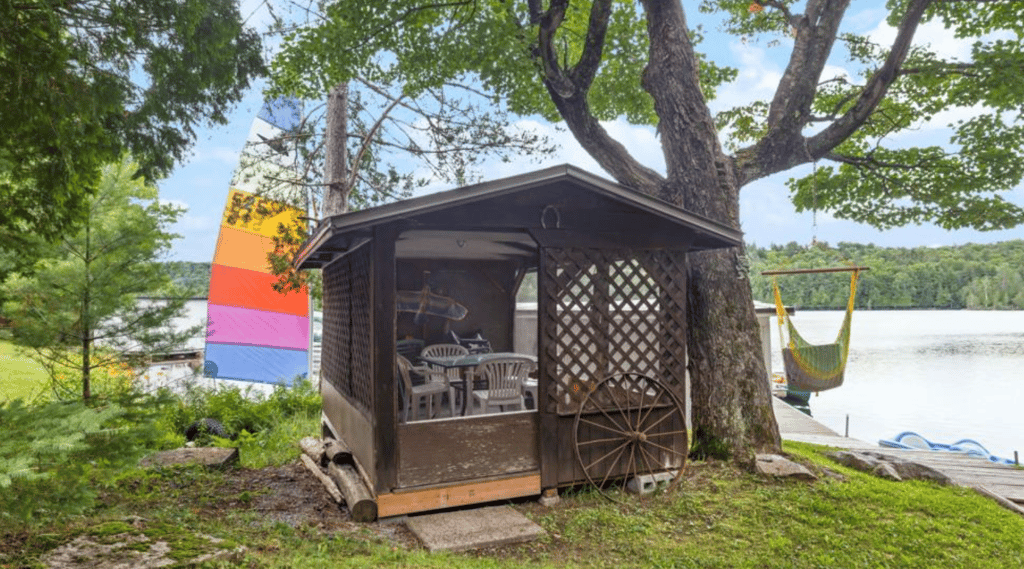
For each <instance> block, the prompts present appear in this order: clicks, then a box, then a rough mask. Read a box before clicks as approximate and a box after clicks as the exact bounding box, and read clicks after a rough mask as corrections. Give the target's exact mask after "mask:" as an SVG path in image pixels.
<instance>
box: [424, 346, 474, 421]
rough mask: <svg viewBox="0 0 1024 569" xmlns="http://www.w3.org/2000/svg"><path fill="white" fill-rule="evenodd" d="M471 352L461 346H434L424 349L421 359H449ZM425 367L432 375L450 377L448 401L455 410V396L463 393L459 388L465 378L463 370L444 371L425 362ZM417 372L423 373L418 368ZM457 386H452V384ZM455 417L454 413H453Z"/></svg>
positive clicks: (450, 369) (449, 369)
mask: <svg viewBox="0 0 1024 569" xmlns="http://www.w3.org/2000/svg"><path fill="white" fill-rule="evenodd" d="M468 355H469V350H468V349H467V348H466V347H465V346H460V345H459V344H433V345H431V346H427V347H426V348H423V351H422V352H421V353H420V359H423V358H447V357H451V356H468ZM423 367H425V368H427V369H429V370H431V373H432V374H438V373H440V374H443V375H446V376H448V400H449V401H451V405H452V409H455V395H456V393H457V392H458V393H462V389H460V388H459V387H458V386H460V385H462V382H463V377H462V374H461V370H459V369H458V368H448V369H443V368H440V367H437V366H432V365H430V364H429V363H427V362H424V365H423ZM416 371H420V372H421V373H422V371H421V368H416ZM453 383H454V384H455V385H452V384H453ZM452 414H453V416H454V411H453V412H452Z"/></svg>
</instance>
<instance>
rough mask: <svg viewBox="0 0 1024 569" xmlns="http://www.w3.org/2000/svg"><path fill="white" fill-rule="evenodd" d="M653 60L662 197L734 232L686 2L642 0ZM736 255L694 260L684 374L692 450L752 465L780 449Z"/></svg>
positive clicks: (732, 204) (731, 184)
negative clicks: (688, 389)
mask: <svg viewBox="0 0 1024 569" xmlns="http://www.w3.org/2000/svg"><path fill="white" fill-rule="evenodd" d="M643 4H644V7H645V8H646V10H647V21H648V26H647V27H648V33H649V36H650V37H651V57H650V61H649V63H648V66H647V68H646V69H645V71H644V76H643V85H644V88H645V89H646V90H647V91H648V92H649V93H651V96H652V97H653V98H654V108H655V111H656V112H657V113H658V117H659V118H660V119H661V124H660V126H659V132H660V133H661V138H662V145H663V147H664V149H665V161H666V166H667V174H668V176H667V178H666V180H665V181H664V183H663V184H662V186H661V188H660V191H659V194H660V197H662V198H663V199H665V200H667V201H670V202H672V203H676V204H678V205H681V206H683V207H685V208H686V209H688V210H690V211H692V212H694V213H697V214H699V215H702V216H704V217H707V218H709V219H713V220H715V221H718V222H720V223H723V224H727V225H729V226H731V227H735V228H739V226H740V223H739V189H738V185H737V179H736V176H735V175H734V173H733V170H732V164H731V162H730V161H729V160H728V158H727V157H726V156H725V154H724V153H723V152H722V148H721V146H720V144H719V142H718V133H717V130H716V129H715V125H714V122H713V121H712V118H711V113H710V111H709V109H708V106H707V103H706V101H705V100H704V96H703V94H702V92H701V89H700V84H699V82H698V73H699V70H698V66H697V58H696V56H695V54H694V52H693V47H692V44H691V43H690V40H689V37H688V35H687V28H686V20H685V18H684V16H683V11H682V6H681V5H680V4H679V3H678V2H677V1H675V0H648V1H646V2H644V3H643ZM741 256H742V251H738V250H735V249H728V250H718V251H709V252H702V253H695V254H693V255H691V257H690V278H689V287H690V294H689V329H690V334H689V345H688V348H689V354H688V355H689V369H690V375H691V386H692V387H691V389H692V398H693V424H694V434H695V441H696V445H697V451H698V452H701V453H703V454H708V455H712V456H719V457H732V458H735V459H736V460H738V461H739V462H741V463H745V464H752V462H753V457H754V454H755V452H757V451H759V450H777V449H779V448H780V446H781V442H780V438H779V432H778V426H777V424H776V422H775V415H774V413H773V412H772V406H771V389H770V385H769V382H768V374H767V372H766V370H765V365H764V362H763V361H762V360H761V341H760V334H759V331H758V326H757V318H756V316H755V315H754V307H753V297H752V294H751V291H750V282H749V281H748V279H747V275H746V274H745V270H744V268H743V267H742V263H740V262H739V259H740V258H741Z"/></svg>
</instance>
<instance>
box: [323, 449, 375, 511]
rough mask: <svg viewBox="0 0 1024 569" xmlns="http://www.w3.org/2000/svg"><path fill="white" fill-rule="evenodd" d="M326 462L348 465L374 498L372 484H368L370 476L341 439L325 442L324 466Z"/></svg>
mask: <svg viewBox="0 0 1024 569" xmlns="http://www.w3.org/2000/svg"><path fill="white" fill-rule="evenodd" d="M328 462H333V463H334V464H337V465H339V466H340V465H343V464H348V465H351V466H354V467H355V468H356V471H358V472H359V475H360V476H362V477H363V483H364V484H366V487H367V488H369V489H370V494H371V495H372V496H373V497H375V498H376V496H377V493H376V492H374V491H373V484H372V483H371V482H370V476H369V475H368V474H367V473H366V470H364V469H363V465H362V464H360V463H359V459H358V458H356V455H355V454H354V453H353V452H352V449H350V448H349V446H348V445H347V444H345V441H343V440H341V439H330V440H328V441H327V444H326V446H325V447H324V466H326V465H327V463H328Z"/></svg>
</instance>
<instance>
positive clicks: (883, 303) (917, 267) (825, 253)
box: [747, 240, 1024, 310]
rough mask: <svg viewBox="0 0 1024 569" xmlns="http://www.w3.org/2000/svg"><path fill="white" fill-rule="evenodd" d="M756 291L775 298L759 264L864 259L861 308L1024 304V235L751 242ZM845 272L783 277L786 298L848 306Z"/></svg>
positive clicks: (806, 304)
mask: <svg viewBox="0 0 1024 569" xmlns="http://www.w3.org/2000/svg"><path fill="white" fill-rule="evenodd" d="M747 259H748V263H749V267H750V284H751V288H752V289H753V292H754V298H755V299H757V300H761V301H765V302H774V299H773V297H772V288H771V277H765V276H762V275H761V271H764V270H774V269H797V268H801V269H802V268H824V267H834V266H844V265H851V264H852V265H860V266H867V267H870V268H871V270H870V271H867V272H865V273H862V274H861V279H860V283H859V285H858V287H857V307H858V308H867V309H872V308H874V309H882V308H970V309H989V310H1024V240H1015V241H1005V242H1002V243H996V244H992V245H973V244H971V245H958V246H950V247H915V248H913V249H904V248H891V247H876V246H875V245H860V244H856V243H839V244H838V245H836V246H834V247H833V246H830V245H828V244H827V243H817V244H814V245H810V246H805V245H798V244H797V243H789V244H788V245H772V246H771V247H768V248H760V247H757V246H756V245H748V246H747ZM849 285H850V279H849V276H848V274H846V273H824V274H814V275H787V276H782V277H779V286H780V289H781V290H782V300H783V302H784V303H785V304H787V305H793V306H795V307H798V308H805V309H806V308H833V309H837V308H844V307H845V306H846V301H847V299H848V298H849V290H850V288H849Z"/></svg>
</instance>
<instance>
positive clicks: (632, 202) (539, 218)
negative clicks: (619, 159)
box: [295, 165, 743, 268]
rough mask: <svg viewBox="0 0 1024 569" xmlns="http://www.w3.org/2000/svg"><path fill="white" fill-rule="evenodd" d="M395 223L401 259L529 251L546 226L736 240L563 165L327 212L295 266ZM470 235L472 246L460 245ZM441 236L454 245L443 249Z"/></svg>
mask: <svg viewBox="0 0 1024 569" xmlns="http://www.w3.org/2000/svg"><path fill="white" fill-rule="evenodd" d="M551 209H553V210H554V211H549V210H551ZM399 221H404V222H406V224H407V226H406V227H405V229H406V231H407V232H408V230H414V231H412V232H409V233H412V234H413V238H407V239H405V242H404V244H403V242H400V243H399V245H398V249H397V250H398V252H399V254H400V255H404V256H407V257H431V256H435V255H432V253H440V254H442V255H445V254H446V255H450V256H456V255H457V254H461V255H465V256H470V255H475V256H478V257H479V256H485V257H488V258H494V259H503V258H508V257H514V256H525V255H527V254H530V255H532V254H533V252H535V250H536V243H535V241H534V239H533V238H532V237H531V235H530V234H529V233H528V230H529V229H530V228H538V227H540V226H541V225H545V226H547V225H549V224H550V225H553V226H556V227H559V228H562V229H581V228H583V229H584V230H585V231H588V232H596V233H601V232H604V233H606V234H608V235H609V236H612V235H614V234H615V233H616V232H618V235H616V236H615V238H616V239H617V238H620V237H622V236H623V234H625V233H628V232H629V231H631V230H636V231H640V232H653V233H661V234H663V235H664V241H665V243H670V242H673V241H676V242H678V240H679V236H680V229H683V230H684V233H685V235H686V243H687V246H688V248H689V249H691V250H701V249H713V248H720V247H728V246H738V245H742V244H743V235H742V233H741V232H740V231H738V230H736V229H732V228H730V227H727V226H725V225H723V224H721V223H718V222H715V221H711V220H709V219H707V218H704V217H701V216H699V215H696V214H693V213H690V212H688V211H686V210H684V209H682V208H680V207H678V206H675V205H673V204H670V203H668V202H665V201H662V200H660V199H657V198H654V197H651V196H648V195H646V194H641V193H639V192H637V191H635V190H632V189H630V188H628V187H626V186H623V185H621V184H617V183H615V182H612V181H610V180H607V179H604V178H601V177H599V176H595V175H593V174H590V173H588V172H586V171H584V170H581V169H579V168H577V167H575V166H570V165H562V166H554V167H551V168H545V169H543V170H537V171H534V172H529V173H526V174H520V175H517V176H512V177H509V178H503V179H499V180H492V181H488V182H483V183H479V184H473V185H469V186H464V187H461V188H456V189H453V190H447V191H442V192H437V193H433V194H429V195H425V196H420V197H415V198H410V199H406V200H401V201H397V202H394V203H389V204H384V205H381V206H377V207H373V208H369V209H364V210H360V211H353V212H349V213H344V214H341V215H336V216H333V217H329V218H326V219H324V220H323V221H321V222H320V225H319V226H318V227H317V229H316V231H315V232H314V234H313V236H312V237H311V238H310V239H309V240H308V241H307V242H306V243H305V245H304V246H303V247H302V249H301V251H300V252H299V254H298V255H297V256H296V259H295V265H296V266H298V267H299V268H319V267H322V266H323V265H325V264H327V263H329V262H331V261H332V260H334V259H335V258H337V257H340V256H343V255H345V254H346V253H347V252H349V251H351V250H354V249H355V248H357V247H359V246H361V245H362V244H364V243H366V242H367V241H368V240H369V239H370V236H371V235H372V231H373V228H374V227H377V226H380V225H383V224H387V223H392V222H399ZM470 236H472V237H470ZM470 238H472V239H473V241H474V247H469V248H467V247H465V244H466V242H467V240H469V239H470ZM445 242H446V243H456V242H457V243H459V245H458V247H447V248H446V247H443V246H441V245H442V244H443V243H445ZM445 249H447V250H448V252H447V253H445V252H444V250H445Z"/></svg>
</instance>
